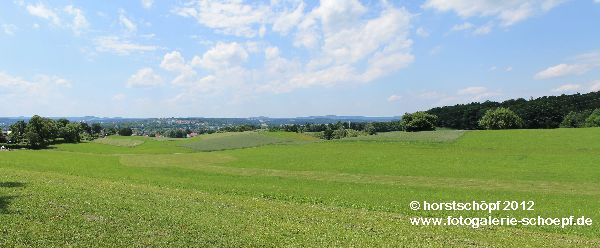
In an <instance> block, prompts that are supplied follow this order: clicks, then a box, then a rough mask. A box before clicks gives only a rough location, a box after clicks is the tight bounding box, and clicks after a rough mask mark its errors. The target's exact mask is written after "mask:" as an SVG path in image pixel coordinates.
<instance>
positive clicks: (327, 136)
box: [323, 126, 333, 140]
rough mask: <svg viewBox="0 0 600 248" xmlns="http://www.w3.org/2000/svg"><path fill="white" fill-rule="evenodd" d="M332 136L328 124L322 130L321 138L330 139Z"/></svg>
mask: <svg viewBox="0 0 600 248" xmlns="http://www.w3.org/2000/svg"><path fill="white" fill-rule="evenodd" d="M332 138H333V130H331V128H330V127H329V126H327V129H325V131H323V139H326V140H330V139H332Z"/></svg>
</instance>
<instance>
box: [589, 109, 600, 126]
mask: <svg viewBox="0 0 600 248" xmlns="http://www.w3.org/2000/svg"><path fill="white" fill-rule="evenodd" d="M585 126H586V127H600V108H598V109H596V110H594V112H592V114H590V116H588V118H587V119H585Z"/></svg>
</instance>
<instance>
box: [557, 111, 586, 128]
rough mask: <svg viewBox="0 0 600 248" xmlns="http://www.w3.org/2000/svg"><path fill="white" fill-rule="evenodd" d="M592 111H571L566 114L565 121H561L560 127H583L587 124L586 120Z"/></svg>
mask: <svg viewBox="0 0 600 248" xmlns="http://www.w3.org/2000/svg"><path fill="white" fill-rule="evenodd" d="M590 114H591V111H589V110H588V111H583V112H579V113H577V112H573V111H571V112H569V114H567V115H565V117H564V118H563V121H562V122H561V123H560V127H562V128H577V127H583V126H584V125H585V121H586V119H587V118H588V116H590Z"/></svg>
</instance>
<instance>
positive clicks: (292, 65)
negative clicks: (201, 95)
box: [161, 0, 425, 99]
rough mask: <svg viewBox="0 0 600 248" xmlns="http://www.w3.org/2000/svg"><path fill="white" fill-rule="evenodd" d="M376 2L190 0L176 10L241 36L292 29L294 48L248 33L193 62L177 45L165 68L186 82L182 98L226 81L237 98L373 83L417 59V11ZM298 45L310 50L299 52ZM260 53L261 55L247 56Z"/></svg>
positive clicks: (214, 46) (216, 88)
mask: <svg viewBox="0 0 600 248" xmlns="http://www.w3.org/2000/svg"><path fill="white" fill-rule="evenodd" d="M263 3H264V2H263ZM376 6H377V8H379V9H375V8H374V9H373V10H369V9H368V7H366V6H363V5H362V4H361V2H359V1H357V0H352V1H341V0H336V1H323V2H321V4H320V5H317V6H315V7H314V8H312V9H306V5H305V4H304V3H303V1H300V0H279V1H275V0H274V1H270V3H269V4H262V5H261V4H259V3H251V4H246V3H244V2H242V1H210V2H209V1H202V0H200V1H191V2H189V3H187V4H184V5H183V6H181V7H178V8H175V9H174V10H172V12H174V13H176V14H178V15H181V16H185V17H193V18H195V19H196V20H197V21H198V22H199V23H200V24H201V25H204V26H206V27H209V28H212V29H214V30H215V31H216V32H218V33H221V34H224V35H232V36H239V37H241V38H242V39H243V38H250V37H256V36H260V35H261V34H264V33H263V32H266V30H272V31H273V32H275V33H277V34H279V35H281V36H287V35H288V34H289V35H290V37H289V38H290V39H292V40H293V44H294V46H295V48H292V51H291V52H290V49H285V50H282V49H279V48H278V47H276V46H273V45H272V44H269V43H268V42H258V43H257V42H255V41H253V40H248V39H246V40H245V41H237V42H217V43H216V44H211V45H212V47H211V48H209V49H208V50H207V51H205V52H204V53H203V54H201V55H196V56H193V59H192V60H191V61H190V62H186V61H185V59H184V58H183V56H182V55H181V54H180V53H179V52H172V53H168V54H166V55H165V57H164V58H163V61H162V63H161V68H163V69H165V70H168V71H171V72H175V73H176V74H177V75H176V78H175V79H173V83H174V84H178V85H182V86H183V87H184V91H185V92H184V93H182V94H181V95H180V97H178V98H177V99H184V98H190V97H193V94H192V93H190V92H196V93H197V92H208V91H210V90H214V91H222V90H223V89H228V88H229V89H233V90H234V91H235V92H236V93H234V94H235V95H236V96H235V97H236V99H243V98H244V97H250V95H251V94H255V93H261V92H271V93H283V92H290V91H293V90H295V89H299V88H308V87H318V86H321V87H332V86H335V85H340V84H357V83H368V82H371V81H374V80H376V79H378V78H381V77H383V76H386V75H389V74H391V73H394V72H397V71H398V70H400V69H401V68H404V67H406V66H408V65H409V64H410V63H412V61H413V60H414V56H413V55H412V54H411V51H410V50H411V47H412V40H410V39H409V34H410V31H411V25H410V21H411V18H412V16H413V15H412V14H411V13H409V12H408V11H406V10H405V9H404V8H397V7H394V6H393V5H392V4H388V3H384V4H382V5H381V6H379V5H376ZM370 7H375V6H370ZM261 30H263V31H261ZM424 32H425V31H424V30H422V32H420V33H421V35H423V34H424ZM239 37H237V38H236V39H239ZM294 49H296V50H302V51H310V52H302V54H306V55H308V56H298V55H295V54H298V53H296V52H295V51H293V50H294ZM305 49H306V50H305ZM258 51H263V53H258ZM262 55H264V56H262ZM255 59H256V61H260V60H262V61H263V63H262V64H261V63H260V62H257V63H252V66H249V65H247V64H246V63H245V62H246V61H249V60H252V61H255ZM176 81H177V82H181V83H175V82H176ZM183 82H185V83H183ZM199 85H202V86H199Z"/></svg>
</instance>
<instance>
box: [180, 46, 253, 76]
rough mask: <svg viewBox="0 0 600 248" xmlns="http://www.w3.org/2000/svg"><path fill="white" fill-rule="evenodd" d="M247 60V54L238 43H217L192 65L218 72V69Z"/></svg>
mask: <svg viewBox="0 0 600 248" xmlns="http://www.w3.org/2000/svg"><path fill="white" fill-rule="evenodd" d="M247 59H248V53H247V52H246V50H245V49H244V48H243V47H242V46H241V45H240V44H238V43H236V42H232V43H222V42H219V43H217V44H216V45H215V47H213V48H211V49H210V50H208V51H206V52H205V53H204V55H202V58H199V57H196V58H194V60H193V62H192V65H194V66H201V67H203V68H206V69H211V70H218V69H220V68H225V67H230V66H234V65H239V64H241V63H243V62H245V61H246V60H247Z"/></svg>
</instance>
